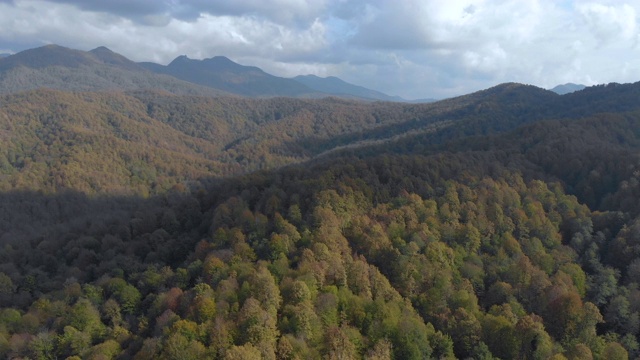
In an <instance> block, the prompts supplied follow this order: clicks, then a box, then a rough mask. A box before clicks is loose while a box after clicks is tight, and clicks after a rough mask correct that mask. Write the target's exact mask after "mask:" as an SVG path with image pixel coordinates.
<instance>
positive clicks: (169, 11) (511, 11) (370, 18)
mask: <svg viewBox="0 0 640 360" xmlns="http://www.w3.org/2000/svg"><path fill="white" fill-rule="evenodd" d="M638 14H640V4H639V3H638V2H635V1H634V2H626V3H625V2H621V1H614V0H599V1H588V0H584V1H583V0H504V1H495V0H448V1H436V0H398V1H394V2H390V1H388V0H270V1H268V0H234V1H210V0H110V1H103V0H14V1H9V0H0V28H2V29H3V31H2V32H0V48H4V49H10V50H13V51H19V50H23V49H25V48H29V47H35V46H38V45H42V44H46V43H57V44H60V45H64V46H68V47H72V48H78V49H82V50H89V49H92V48H95V47H97V46H100V45H105V46H107V47H109V48H111V49H112V50H114V51H116V52H119V53H121V54H123V55H125V56H127V57H129V58H131V59H132V60H136V61H155V62H160V63H168V62H169V61H171V60H172V59H173V58H175V57H176V56H178V55H183V54H186V55H188V56H190V57H192V58H206V57H211V56H215V55H225V56H228V57H229V58H231V59H232V60H234V61H238V62H240V63H242V64H245V65H255V66H259V67H261V68H263V69H264V70H265V71H268V72H271V73H274V74H275V75H281V76H294V75H298V74H302V73H314V74H317V75H321V76H328V75H336V76H339V77H341V78H343V79H345V80H347V81H351V82H353V83H356V84H359V85H363V86H367V87H371V88H375V89H377V90H382V91H385V92H390V93H394V94H399V95H401V96H404V97H408V98H417V97H443V96H451V95H456V94H461V93H466V92H470V91H474V90H479V89H482V88H486V87H489V86H492V85H495V84H498V83H500V82H505V81H518V82H524V83H530V84H534V85H538V86H543V87H552V86H554V85H556V84H558V83H562V82H569V81H571V82H582V83H585V84H587V85H590V84H593V83H595V82H598V83H602V82H610V81H618V82H630V81H637V80H638V79H637V77H638V75H637V74H640V50H639V48H638V40H639V36H640V35H639V33H640V30H639V27H638Z"/></svg>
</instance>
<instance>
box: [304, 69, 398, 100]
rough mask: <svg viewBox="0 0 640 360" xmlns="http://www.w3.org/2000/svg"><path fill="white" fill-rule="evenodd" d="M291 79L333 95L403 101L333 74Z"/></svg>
mask: <svg viewBox="0 0 640 360" xmlns="http://www.w3.org/2000/svg"><path fill="white" fill-rule="evenodd" d="M293 79H294V80H295V81H297V82H299V83H301V84H303V85H305V86H307V87H309V88H311V89H314V90H317V91H320V92H323V93H327V94H331V95H335V96H342V97H345V96H346V97H351V96H353V97H355V98H361V99H370V100H380V101H405V100H404V99H403V98H401V97H399V96H389V95H387V94H384V93H381V92H379V91H375V90H371V89H367V88H365V87H362V86H357V85H353V84H350V83H348V82H345V81H343V80H341V79H339V78H337V77H335V76H329V77H326V78H322V77H318V76H315V75H299V76H296V77H294V78H293Z"/></svg>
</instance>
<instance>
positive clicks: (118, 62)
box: [0, 45, 222, 96]
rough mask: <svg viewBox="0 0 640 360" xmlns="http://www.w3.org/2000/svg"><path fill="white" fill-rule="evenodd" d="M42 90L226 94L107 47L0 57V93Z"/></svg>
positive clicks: (49, 49) (45, 48)
mask: <svg viewBox="0 0 640 360" xmlns="http://www.w3.org/2000/svg"><path fill="white" fill-rule="evenodd" d="M42 87H46V88H52V89H59V90H71V91H113V90H118V91H129V90H142V89H155V90H162V91H167V92H170V93H174V94H192V95H205V96H212V95H220V94H222V92H221V91H218V90H212V89H210V88H206V87H202V86H198V85H195V84H191V83H188V82H185V81H181V80H178V79H175V78H173V77H170V76H166V75H159V74H155V73H153V72H150V71H148V70H146V69H144V68H143V67H141V66H139V65H137V64H136V63H134V62H132V61H130V60H128V59H126V58H125V57H123V56H122V55H119V54H116V53H114V52H112V51H111V50H109V49H107V48H105V47H100V48H97V49H94V50H92V51H89V52H85V51H80V50H73V49H68V48H65V47H62V46H57V45H47V46H43V47H40V48H36V49H30V50H25V51H22V52H19V53H17V54H14V55H10V56H7V57H4V58H0V93H9V92H17V91H25V90H32V89H37V88H42Z"/></svg>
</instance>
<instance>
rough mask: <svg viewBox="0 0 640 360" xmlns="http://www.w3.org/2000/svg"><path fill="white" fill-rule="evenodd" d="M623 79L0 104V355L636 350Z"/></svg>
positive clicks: (636, 168)
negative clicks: (560, 87)
mask: <svg viewBox="0 0 640 360" xmlns="http://www.w3.org/2000/svg"><path fill="white" fill-rule="evenodd" d="M639 89H640V85H639V84H626V85H609V86H601V87H594V88H588V89H586V90H584V91H581V92H577V93H573V94H568V95H564V96H559V95H556V94H554V93H551V92H548V91H544V90H542V89H538V88H534V87H529V86H523V85H519V84H504V85H501V86H498V87H495V88H492V89H488V90H486V91H482V92H479V93H475V94H471V95H468V96H465V97H461V98H456V99H451V100H447V101H443V102H438V103H434V104H421V105H408V104H392V103H374V104H364V103H357V102H350V101H345V100H337V99H324V100H292V99H284V98H282V99H268V100H266V99H265V100H246V99H236V98H221V99H212V98H199V97H178V96H174V95H168V94H163V93H155V92H135V93H128V94H120V93H118V94H116V93H111V94H104V93H102V94H96V93H64V92H56V91H37V92H31V93H23V94H18V95H10V96H5V97H3V98H2V99H1V100H0V101H1V102H2V104H1V105H2V106H1V107H0V109H1V110H0V121H1V122H0V124H1V125H0V129H1V130H2V132H1V133H0V134H2V135H1V136H3V142H2V145H0V149H1V150H2V154H3V155H2V156H4V159H5V160H4V161H3V162H2V163H1V164H2V165H1V169H2V174H3V175H2V176H3V178H2V184H3V185H2V186H3V189H4V192H3V193H2V194H0V207H1V209H0V214H1V215H2V217H1V218H0V245H1V246H2V252H0V356H4V357H7V358H35V359H55V358H72V359H79V358H82V359H85V358H86V359H105V358H106V359H204V358H211V359H265V358H266V359H425V358H473V359H495V358H500V359H513V358H519V359H628V358H636V357H638V356H639V355H640V346H639V343H638V340H639V339H638V336H639V335H640V305H639V304H640V289H639V288H638V284H640V252H639V250H638V249H639V247H638V242H639V239H638V231H639V227H640V225H639V224H640V207H639V206H638V202H637V198H638V196H639V195H640V157H639V156H638V155H639V154H640V104H638V102H637V101H636V100H637V98H638V96H637V95H638V91H640V90H639ZM0 159H2V158H0ZM283 165H287V166H283ZM100 179H105V180H100ZM100 181H102V182H100Z"/></svg>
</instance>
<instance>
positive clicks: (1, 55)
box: [0, 53, 11, 59]
mask: <svg viewBox="0 0 640 360" xmlns="http://www.w3.org/2000/svg"><path fill="white" fill-rule="evenodd" d="M7 56H11V54H9V53H2V54H0V59H1V58H4V57H7Z"/></svg>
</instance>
